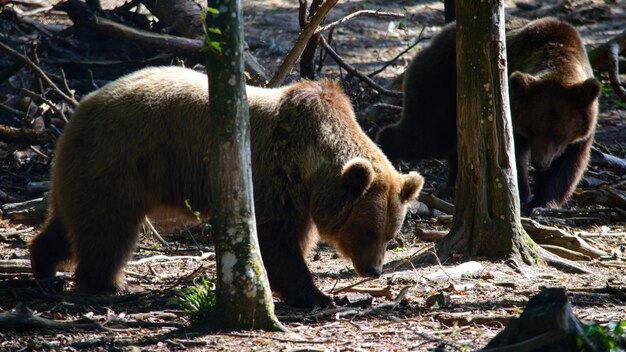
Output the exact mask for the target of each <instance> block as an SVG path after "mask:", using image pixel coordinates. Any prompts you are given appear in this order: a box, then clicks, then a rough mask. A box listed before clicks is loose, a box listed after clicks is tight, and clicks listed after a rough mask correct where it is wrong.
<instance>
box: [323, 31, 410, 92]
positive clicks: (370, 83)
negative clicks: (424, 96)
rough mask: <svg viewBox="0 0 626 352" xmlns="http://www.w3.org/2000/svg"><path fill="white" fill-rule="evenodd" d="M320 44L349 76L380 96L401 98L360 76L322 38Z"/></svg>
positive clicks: (362, 75)
mask: <svg viewBox="0 0 626 352" xmlns="http://www.w3.org/2000/svg"><path fill="white" fill-rule="evenodd" d="M320 44H321V45H322V47H323V48H324V50H326V52H327V53H328V55H330V57H332V58H333V60H335V62H337V64H338V65H339V66H341V67H343V68H344V69H345V70H346V71H348V73H349V74H351V75H353V76H355V77H357V78H359V79H360V80H361V81H363V82H365V83H367V85H369V86H370V87H372V89H374V90H375V91H377V92H378V93H380V94H382V95H386V96H390V97H401V96H402V92H398V91H392V90H389V89H387V88H385V87H382V86H381V85H379V84H378V83H376V82H374V80H372V79H371V78H369V77H367V76H366V75H364V74H362V73H361V72H359V71H358V70H357V69H356V68H354V67H353V66H352V65H350V64H349V63H347V62H346V61H345V60H344V59H343V58H342V57H341V56H339V54H337V52H336V51H335V50H334V49H333V48H331V47H330V45H328V42H327V41H326V39H324V37H320Z"/></svg>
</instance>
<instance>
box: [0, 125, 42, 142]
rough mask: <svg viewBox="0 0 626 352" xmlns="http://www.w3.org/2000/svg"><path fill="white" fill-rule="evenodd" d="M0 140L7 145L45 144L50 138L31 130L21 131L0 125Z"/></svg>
mask: <svg viewBox="0 0 626 352" xmlns="http://www.w3.org/2000/svg"><path fill="white" fill-rule="evenodd" d="M0 140H1V141H3V142H9V143H23V144H29V145H30V144H46V143H49V142H50V141H51V139H50V136H49V135H47V134H45V133H41V132H38V131H35V130H32V129H22V128H15V127H10V126H4V125H0Z"/></svg>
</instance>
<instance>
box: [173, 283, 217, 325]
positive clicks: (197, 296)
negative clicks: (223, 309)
mask: <svg viewBox="0 0 626 352" xmlns="http://www.w3.org/2000/svg"><path fill="white" fill-rule="evenodd" d="M179 294H180V296H179V297H178V304H179V305H180V307H181V308H182V309H183V311H184V312H185V313H186V314H187V315H189V318H190V320H191V323H192V324H197V323H201V322H204V321H206V320H207V319H208V318H209V316H210V315H211V313H212V312H213V310H214V309H215V281H214V280H213V279H206V278H205V277H204V276H202V277H200V279H199V280H195V283H194V286H192V287H187V288H183V289H182V290H180V291H179Z"/></svg>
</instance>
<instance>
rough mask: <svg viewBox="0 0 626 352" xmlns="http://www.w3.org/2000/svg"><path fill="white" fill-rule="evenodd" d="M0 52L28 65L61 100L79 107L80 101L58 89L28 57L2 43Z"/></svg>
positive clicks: (0, 43)
mask: <svg viewBox="0 0 626 352" xmlns="http://www.w3.org/2000/svg"><path fill="white" fill-rule="evenodd" d="M0 50H2V51H4V52H5V53H7V54H9V55H10V56H11V57H13V58H14V59H16V60H18V61H21V62H23V63H24V64H26V65H27V66H28V67H30V69H31V70H33V72H35V74H36V75H37V76H38V77H39V78H41V79H42V80H43V81H44V82H45V83H46V85H47V86H48V87H50V88H51V89H52V90H54V92H55V93H57V94H58V95H59V96H60V97H61V98H63V100H65V101H66V102H68V103H69V104H70V105H72V107H76V106H77V105H78V101H77V100H76V99H74V98H73V97H70V96H68V95H67V94H65V93H63V91H62V90H61V89H60V88H59V87H57V85H56V84H54V82H52V80H51V79H50V77H48V75H47V74H46V73H45V72H43V70H42V69H41V68H40V67H39V66H37V65H36V64H35V63H34V62H33V61H32V60H31V59H29V58H28V57H27V56H25V55H22V54H20V53H18V52H17V51H15V50H13V49H11V47H9V46H8V45H6V44H4V43H2V42H0Z"/></svg>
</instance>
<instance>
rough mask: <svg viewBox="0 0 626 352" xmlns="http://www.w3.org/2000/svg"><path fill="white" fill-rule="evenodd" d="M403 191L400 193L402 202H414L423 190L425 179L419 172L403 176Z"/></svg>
mask: <svg viewBox="0 0 626 352" xmlns="http://www.w3.org/2000/svg"><path fill="white" fill-rule="evenodd" d="M402 181H403V183H402V190H401V191H400V200H402V202H408V201H412V200H414V199H415V198H417V195H418V194H419V192H420V191H421V190H422V186H423V185H424V177H423V176H422V175H420V174H418V173H417V172H410V173H409V174H408V175H404V176H403V180H402Z"/></svg>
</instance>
